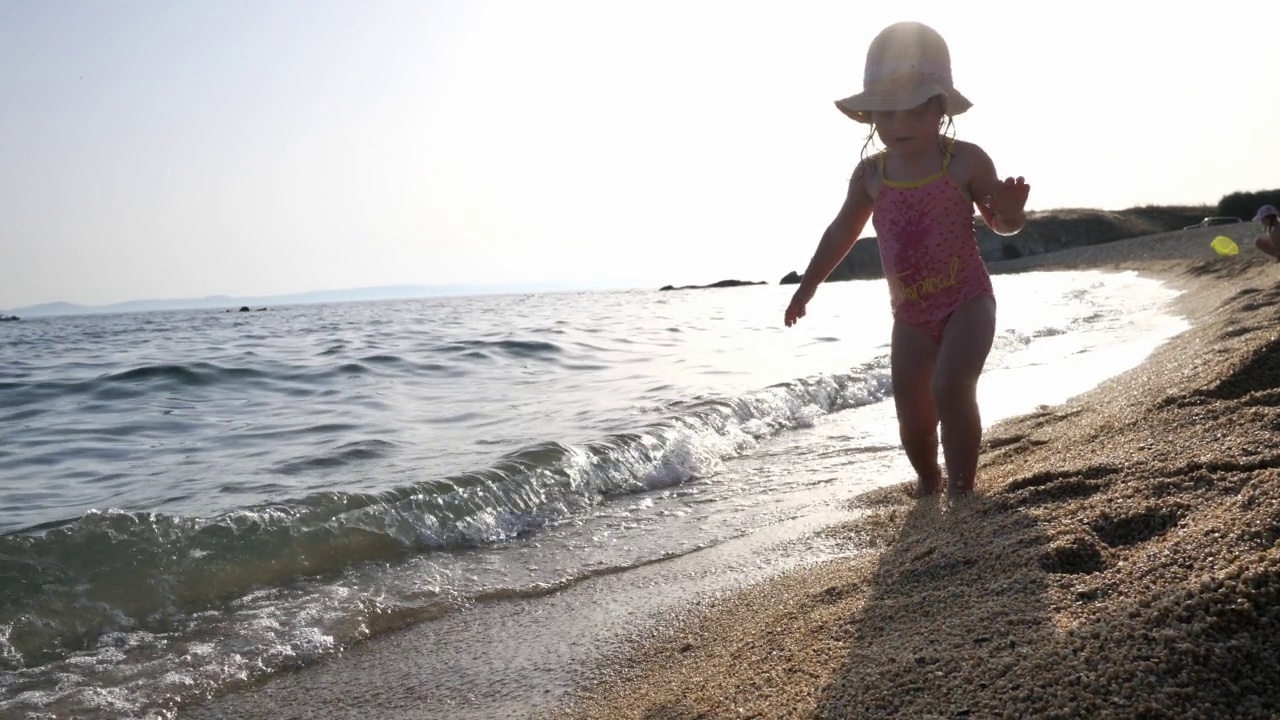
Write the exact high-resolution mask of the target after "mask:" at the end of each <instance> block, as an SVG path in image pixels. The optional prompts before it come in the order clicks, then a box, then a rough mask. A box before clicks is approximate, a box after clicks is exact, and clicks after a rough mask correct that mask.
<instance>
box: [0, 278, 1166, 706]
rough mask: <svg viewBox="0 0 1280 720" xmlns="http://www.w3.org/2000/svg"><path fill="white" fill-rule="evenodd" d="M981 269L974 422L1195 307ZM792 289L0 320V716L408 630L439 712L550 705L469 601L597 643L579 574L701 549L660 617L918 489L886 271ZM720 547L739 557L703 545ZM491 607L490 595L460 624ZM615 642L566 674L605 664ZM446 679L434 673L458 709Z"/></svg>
mask: <svg viewBox="0 0 1280 720" xmlns="http://www.w3.org/2000/svg"><path fill="white" fill-rule="evenodd" d="M993 280H994V284H995V288H996V294H997V299H998V303H999V310H998V326H997V332H996V339H995V343H994V347H993V349H992V352H991V356H990V358H989V360H988V363H987V366H986V370H985V372H984V374H983V376H982V379H981V382H980V386H979V401H980V404H981V408H982V412H983V422H984V425H987V426H990V425H991V424H992V423H995V422H998V421H999V420H1000V419H1002V418H1008V417H1011V416H1015V415H1018V414H1022V413H1026V412H1030V411H1033V410H1035V409H1036V408H1038V407H1040V406H1043V405H1053V404H1057V403H1061V402H1063V401H1065V400H1067V399H1068V398H1071V397H1073V396H1075V395H1078V394H1080V393H1083V392H1085V391H1087V390H1089V389H1090V388H1092V387H1094V386H1096V385H1097V384H1098V383H1100V382H1102V381H1103V380H1105V379H1107V378H1109V377H1112V376H1114V375H1117V374H1119V373H1121V372H1124V371H1125V370H1128V369H1130V368H1133V367H1135V366H1137V365H1138V364H1140V363H1141V362H1142V360H1143V359H1144V358H1145V357H1146V356H1147V355H1148V354H1149V353H1150V352H1151V351H1152V350H1153V349H1155V348H1156V347H1157V346H1159V345H1160V344H1161V343H1162V342H1164V341H1166V340H1167V339H1169V338H1170V337H1173V336H1174V335H1176V334H1178V333H1179V332H1182V331H1183V330H1185V329H1186V327H1187V323H1186V321H1185V320H1184V319H1183V318H1182V317H1180V316H1178V315H1177V314H1176V313H1175V312H1174V310H1173V308H1172V301H1173V300H1174V299H1175V298H1176V297H1177V295H1178V291H1177V290H1176V289H1174V288H1171V287H1168V286H1166V285H1164V284H1161V283H1160V282H1157V281H1156V280H1152V279H1148V278H1144V277H1140V276H1138V275H1136V274H1133V273H1118V272H1106V273H1104V272H1034V273H1020V274H1011V275H997V276H995V277H994V278H993ZM792 290H793V288H790V287H785V286H777V285H757V286H746V287H736V288H721V289H696V290H678V291H667V292H660V291H656V290H620V291H591V292H559V293H544V294H528V295H489V296H477V297H449V298H425V299H415V300H400V301H380V302H362V303H343V304H315V305H299V306H292V307H269V308H266V309H264V310H257V309H255V311H253V312H223V311H210V310H199V311H172V312H148V313H136V314H118V315H85V316H68V317H52V318H34V319H23V320H22V321H20V322H11V323H3V324H0V717H4V718H26V717H30V718H63V717H94V718H174V717H180V716H182V715H183V714H184V713H186V712H187V711H188V710H190V709H192V708H198V707H199V706H201V705H202V704H205V703H207V702H208V701H209V700H210V699H211V698H212V699H215V700H216V699H217V698H219V697H223V696H227V695H234V694H236V693H242V692H249V691H250V690H252V689H253V688H256V687H261V686H262V685H263V683H267V682H269V681H272V680H273V679H275V678H278V677H280V676H283V675H285V674H289V675H293V676H296V677H300V678H303V679H304V681H305V678H306V677H307V675H306V674H307V673H308V672H311V671H313V670H314V668H316V667H322V666H324V665H325V664H326V663H330V662H334V661H336V659H337V658H339V657H340V656H341V655H342V654H343V653H344V652H351V651H352V649H353V648H359V647H362V646H366V645H368V644H369V643H375V642H377V641H378V639H379V638H380V637H383V636H387V635H393V634H396V633H404V632H410V631H411V632H413V633H415V637H417V638H419V639H420V642H422V643H426V644H428V645H430V646H438V647H440V648H453V649H454V652H455V653H456V652H457V650H456V649H457V648H465V647H468V646H470V647H473V649H474V652H469V653H468V654H467V655H468V657H469V658H472V665H471V666H468V667H467V668H466V672H467V673H468V674H469V679H468V681H467V687H468V688H470V689H469V690H467V691H466V692H465V693H463V691H462V690H459V691H458V692H459V693H463V694H466V697H461V696H460V697H459V698H454V699H452V700H449V699H448V698H445V700H448V703H451V704H450V707H453V708H454V710H453V711H451V712H448V713H445V712H442V713H441V714H440V715H439V716H440V717H464V716H474V717H486V716H487V717H497V716H499V714H500V713H499V712H498V711H497V710H496V709H495V708H496V707H497V706H496V705H492V704H490V705H487V706H486V703H487V702H490V703H492V702H498V699H493V700H486V699H485V698H484V697H483V692H481V693H479V694H477V693H476V692H475V690H474V689H475V688H476V687H483V686H486V685H489V686H492V687H501V688H503V690H502V695H503V697H502V698H501V700H502V701H503V702H506V703H507V705H505V706H503V707H504V708H505V710H503V711H502V713H501V715H502V716H507V715H509V714H519V708H525V709H527V710H529V711H530V712H532V710H533V709H536V707H538V705H539V703H542V704H544V705H545V703H546V702H549V701H554V700H555V699H556V698H558V697H561V696H562V695H563V693H564V692H566V691H567V690H565V688H567V687H568V685H570V684H571V683H566V682H565V678H564V677H555V676H554V675H555V674H556V672H558V671H557V670H556V669H555V668H551V669H547V668H545V667H543V668H541V669H539V668H537V667H533V668H532V669H531V668H529V667H525V668H523V669H519V668H516V669H513V665H512V664H510V663H504V662H489V661H482V660H475V658H487V657H500V656H501V655H502V652H503V649H502V648H501V647H500V646H501V645H503V644H504V643H506V644H510V645H511V646H512V647H511V648H509V649H510V650H511V651H512V652H517V651H518V648H516V647H514V646H515V645H517V644H522V641H521V640H520V639H519V638H515V637H511V636H510V635H509V634H507V633H504V632H503V631H501V630H500V629H499V628H495V627H491V625H492V624H493V623H488V625H486V622H485V621H484V618H485V617H498V616H499V615H500V608H502V607H503V606H504V604H510V603H521V604H522V607H527V606H528V605H529V604H530V603H532V604H535V605H536V604H538V603H542V604H544V605H545V606H546V607H548V608H550V607H552V606H556V607H557V608H558V609H557V610H556V612H555V613H548V614H547V616H546V617H547V618H549V619H548V620H547V622H548V623H550V622H558V623H561V624H563V625H566V626H573V627H576V628H577V631H578V632H579V634H582V633H587V634H591V633H590V632H588V630H584V628H588V629H589V628H590V627H591V625H590V623H589V622H584V623H577V621H575V619H574V616H575V612H576V610H575V608H574V607H573V606H572V605H573V603H572V602H566V600H565V599H566V598H575V597H580V596H583V595H582V594H581V593H579V594H578V595H575V594H574V593H573V592H572V591H573V590H574V589H575V588H581V587H583V586H584V585H585V584H590V583H603V582H604V579H605V578H608V582H609V583H612V585H606V584H599V585H598V586H597V587H616V588H625V587H626V583H627V578H639V577H641V576H642V575H643V574H644V573H646V572H649V573H652V572H653V569H654V568H658V567H661V568H671V567H684V568H689V570H688V571H687V572H685V571H682V572H680V573H668V576H667V577H666V579H665V580H663V581H662V582H661V583H659V585H661V588H662V592H654V591H652V589H651V591H650V592H648V593H647V594H646V593H639V592H636V593H631V592H627V591H625V590H623V589H619V590H617V591H616V592H615V594H617V595H625V596H626V597H625V598H615V599H616V600H617V601H618V602H622V601H623V600H625V601H626V602H629V603H631V607H630V609H629V610H628V611H627V612H628V613H629V614H628V617H629V618H631V620H630V621H629V622H634V623H642V622H644V621H645V619H646V617H647V614H646V612H647V610H646V609H648V610H649V611H653V612H657V611H658V610H659V609H661V611H662V612H667V611H669V610H670V606H671V604H672V602H674V600H673V598H674V599H676V600H679V601H680V602H685V601H692V600H694V599H696V598H695V596H696V595H699V594H705V593H714V592H717V591H724V590H725V589H726V588H731V587H737V586H740V585H741V584H742V583H743V582H744V581H746V580H752V579H758V578H761V577H764V576H767V575H768V574H769V573H771V572H778V571H781V570H784V569H786V568H788V567H794V566H795V565H796V563H802V562H813V561H820V560H823V559H826V558H829V557H832V556H837V555H839V554H840V553H844V552H848V549H847V548H832V547H829V546H825V545H824V544H823V543H822V542H821V540H820V535H821V534H820V533H819V532H818V530H820V529H821V527H823V526H824V524H826V523H830V522H835V521H837V520H839V519H840V518H842V517H845V516H846V514H847V513H848V512H849V510H848V509H847V507H848V502H847V501H848V500H849V499H850V498H852V497H854V496H856V495H857V494H859V493H863V492H866V491H868V490H872V489H875V488H879V487H883V486H886V485H892V484H897V483H903V482H907V481H910V480H912V474H911V471H910V468H909V466H908V465H907V463H906V461H905V458H904V457H903V456H902V453H901V451H900V447H899V443H898V437H897V426H896V421H895V419H894V413H893V407H892V403H893V401H892V396H891V387H890V382H889V344H888V343H889V336H890V316H889V305H888V293H887V288H886V286H885V283H884V282H883V281H882V280H874V281H852V282H843V283H828V284H826V285H824V286H822V288H821V289H820V290H819V292H818V294H817V297H816V298H815V299H814V301H813V302H812V303H811V304H810V306H809V314H808V316H807V317H805V318H804V319H803V320H802V321H801V322H800V323H799V324H797V325H796V326H794V327H792V328H784V327H783V323H782V318H783V310H784V308H785V307H786V304H787V301H788V299H789V297H790V294H791V292H792ZM233 310H234V308H233ZM753 538H756V539H760V538H769V539H771V540H770V542H763V541H759V542H757V541H754V540H753ZM779 538H782V539H783V540H785V541H786V542H775V541H778V539H779ZM735 547H736V548H738V550H736V551H734V552H735V553H736V557H737V559H738V560H739V561H740V562H719V561H716V562H711V561H707V560H706V559H709V558H716V557H718V556H717V553H729V552H730V551H729V549H730V548H735ZM698 558H703V559H704V560H703V561H698V560H697V559H698ZM675 563H683V565H676V564H675ZM650 585H652V583H651V584H650ZM646 587H648V586H646ZM682 588H683V590H682ZM645 597H650V598H651V600H652V601H646V600H645ZM482 606H483V607H486V608H491V609H492V608H498V609H499V610H496V611H495V610H490V611H489V614H488V615H486V614H484V613H479V614H475V615H473V616H472V620H471V621H469V622H457V618H459V617H461V616H462V614H465V613H468V612H475V609H476V608H477V607H482ZM649 614H652V613H649ZM536 616H537V615H536V613H535V614H534V615H532V616H530V617H536ZM553 617H555V618H559V619H558V620H553V619H550V618H553ZM543 631H544V633H551V632H552V629H550V628H543ZM618 632H620V631H619V630H618V629H617V628H616V626H615V625H609V624H603V625H601V626H600V627H599V629H598V632H595V634H596V635H601V634H605V635H607V634H610V633H613V634H617V633H618ZM558 637H559V636H558ZM595 640H596V641H599V640H601V639H600V638H595ZM596 641H592V642H587V641H585V640H584V642H583V643H581V645H580V648H581V652H578V651H575V652H578V654H577V655H575V656H574V657H572V658H569V660H567V661H566V662H571V663H572V664H575V666H578V665H581V664H583V663H590V662H592V661H593V660H598V659H599V658H598V657H594V656H593V655H592V653H597V654H598V653H602V652H605V650H604V649H603V648H605V647H606V645H607V644H605V643H602V642H596ZM529 642H531V643H532V642H534V641H532V640H530V641H529ZM468 644H470V645H468ZM479 644H482V645H484V647H476V646H477V645H479ZM529 647H532V645H529ZM575 647H578V646H576V645H575ZM441 652H442V653H443V650H442V651H441ZM495 653H496V655H495ZM441 656H442V657H443V654H442V655H441ZM461 662H462V661H458V663H461ZM461 667H462V666H461V664H457V663H455V664H454V665H447V664H445V665H443V666H442V667H438V668H435V669H434V670H433V671H432V673H430V674H428V675H424V676H423V677H421V678H419V679H418V680H417V681H418V682H421V683H425V684H427V685H429V686H430V685H431V684H433V683H434V684H435V685H436V686H437V689H438V691H439V693H440V694H441V696H442V697H443V696H447V695H448V694H449V692H450V688H451V687H453V685H452V684H451V679H450V674H451V673H453V674H456V673H459V672H462V670H460V669H459V668H461ZM450 668H453V669H452V670H451V669H450ZM513 673H515V674H514V675H513ZM490 676H491V677H490ZM490 680H492V681H493V682H490ZM499 680H501V682H498V681H499ZM513 687H516V688H520V690H512V688H513ZM549 689H551V690H549ZM552 690H554V691H552ZM521 692H525V693H526V694H527V695H528V698H529V700H528V701H527V702H526V701H524V700H521V699H520V698H521ZM534 698H538V700H535V699H534ZM547 698H550V700H548V699H547ZM442 702H444V701H442ZM513 703H514V704H513ZM442 707H443V705H442ZM513 707H514V708H517V710H512V709H511V708H513ZM467 713H471V715H468V714H467ZM421 716H423V717H432V714H431V713H430V712H429V711H428V710H423V713H422V715H421Z"/></svg>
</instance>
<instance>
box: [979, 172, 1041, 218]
mask: <svg viewBox="0 0 1280 720" xmlns="http://www.w3.org/2000/svg"><path fill="white" fill-rule="evenodd" d="M1030 192H1031V186H1030V185H1028V184H1027V182H1026V180H1024V179H1023V178H1022V177H1021V176H1019V177H1018V178H1017V179H1014V178H1005V179H1004V182H1003V183H1001V184H1000V185H997V186H996V191H995V192H994V193H992V194H991V195H988V196H987V197H985V198H983V204H984V205H986V206H987V209H988V210H990V211H991V212H993V213H995V214H996V215H1000V216H1003V217H1012V216H1014V215H1017V214H1018V213H1020V212H1022V209H1023V208H1025V207H1026V206H1027V195H1028V194H1030Z"/></svg>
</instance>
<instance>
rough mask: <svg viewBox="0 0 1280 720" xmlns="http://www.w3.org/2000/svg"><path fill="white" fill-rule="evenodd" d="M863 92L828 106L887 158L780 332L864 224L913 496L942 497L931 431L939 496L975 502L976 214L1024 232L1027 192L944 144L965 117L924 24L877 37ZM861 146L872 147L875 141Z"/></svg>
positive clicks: (834, 229) (857, 180)
mask: <svg viewBox="0 0 1280 720" xmlns="http://www.w3.org/2000/svg"><path fill="white" fill-rule="evenodd" d="M863 84H864V89H863V92H861V93H858V94H857V95H854V96H852V97H848V98H845V99H844V100H840V101H838V102H836V107H838V108H839V109H840V111H841V112H843V113H844V114H846V115H848V116H849V117H851V118H853V119H854V120H856V121H858V122H860V123H865V124H869V125H870V126H871V131H870V132H874V133H875V135H876V136H877V137H879V139H880V142H881V143H882V144H883V145H884V147H885V150H884V151H883V152H881V153H878V154H876V155H873V156H872V157H867V158H864V159H863V160H862V161H861V162H860V163H858V165H857V167H856V168H855V169H854V171H853V178H852V180H851V181H850V182H849V193H848V196H847V197H846V198H845V201H844V205H843V207H841V208H840V212H839V214H837V215H836V218H835V220H834V221H832V223H831V225H830V226H829V227H828V228H827V230H826V232H825V233H823V235H822V241H821V242H819V243H818V249H817V252H815V253H814V255H813V259H812V260H810V261H809V266H808V268H807V269H806V270H805V272H804V278H803V279H802V281H801V283H800V287H799V288H797V289H796V292H795V295H794V297H792V299H791V304H790V306H788V307H787V311H786V318H785V322H786V325H787V327H790V326H791V325H793V324H794V323H795V322H796V321H797V320H799V319H800V318H802V317H804V314H805V306H806V305H807V304H808V303H809V300H811V299H812V298H813V294H814V292H815V291H816V290H817V289H818V285H819V284H821V283H822V282H823V281H824V280H826V279H827V276H828V275H830V274H831V271H832V270H833V269H835V267H836V265H838V264H839V263H840V261H841V260H842V259H843V258H844V256H845V255H847V254H848V252H849V250H850V249H851V248H852V247H853V244H854V242H855V241H856V240H857V239H858V235H859V234H860V233H861V232H862V229H863V227H864V226H865V225H866V223H867V219H868V218H872V217H873V216H874V217H873V224H874V226H875V229H876V235H877V238H878V242H879V246H880V258H881V262H882V263H883V267H884V274H885V277H886V279H887V280H888V281H889V298H890V303H891V306H892V310H893V318H894V322H893V338H892V346H891V347H892V350H891V362H890V364H891V369H892V377H893V397H894V403H895V405H896V407H897V412H898V430H899V434H900V435H901V438H902V445H903V449H904V450H905V451H906V453H907V457H908V459H909V460H910V461H911V465H912V467H913V468H914V469H915V471H916V475H917V480H916V487H915V493H916V495H917V496H925V495H933V494H936V493H938V492H940V491H941V490H942V471H941V468H939V467H938V425H939V423H941V425H942V451H943V458H944V460H945V462H946V467H947V495H948V496H950V497H956V496H959V495H963V494H965V493H968V492H970V491H971V490H972V489H973V486H974V479H975V475H976V474H977V467H978V446H979V444H980V442H981V439H982V421H981V417H980V415H979V413H978V401H977V388H978V375H979V374H980V373H981V372H982V366H983V364H985V363H986V360H987V353H988V352H989V351H990V350H991V341H992V338H993V337H994V335H995V321H996V303H995V297H994V296H993V294H992V289H991V279H990V277H989V276H988V274H987V268H986V265H985V263H984V262H983V260H982V257H981V255H979V253H978V243H977V239H976V238H975V236H974V221H973V207H974V204H975V203H976V204H977V208H978V212H979V213H981V214H982V217H983V219H985V220H986V222H987V225H988V226H990V227H991V229H993V230H994V231H996V232H997V233H1000V234H1002V235H1012V234H1014V233H1016V232H1018V231H1019V230H1021V229H1022V225H1023V223H1024V222H1025V221H1026V215H1025V214H1024V212H1023V208H1024V207H1025V205H1026V202H1027V193H1028V191H1029V190H1030V186H1029V185H1027V184H1026V183H1025V182H1024V181H1023V179H1022V178H1017V179H1016V180H1015V179H1014V178H1008V179H1006V180H1004V182H1001V181H1000V179H999V177H998V176H997V175H996V170H995V166H994V165H993V164H992V162H991V158H989V157H987V154H986V153H985V152H983V151H982V148H980V147H978V146H977V145H973V144H971V143H966V142H960V141H958V140H955V139H953V138H948V137H947V136H946V135H945V134H944V132H943V122H944V120H945V121H946V125H947V126H948V127H950V124H951V117H953V116H955V115H959V114H960V113H962V112H964V111H965V110H968V109H969V107H970V106H971V105H972V103H970V102H969V101H968V100H967V99H966V98H965V97H964V96H963V95H961V94H960V93H959V92H957V91H956V89H955V88H954V87H953V86H952V81H951V55H950V52H949V51H948V49H947V44H946V42H945V41H944V40H943V39H942V36H941V35H939V34H938V33H937V32H936V31H935V30H933V29H932V28H930V27H928V26H926V25H922V24H920V23H913V22H909V23H898V24H895V25H891V26H889V27H888V28H886V29H884V30H883V31H881V33H880V34H879V35H878V36H876V38H875V40H873V41H872V43H871V47H870V49H869V50H868V51H867V64H866V70H865V73H864V79H863ZM870 132H869V133H868V138H867V142H868V143H870V140H871V137H870Z"/></svg>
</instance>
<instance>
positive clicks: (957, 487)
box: [947, 478, 973, 500]
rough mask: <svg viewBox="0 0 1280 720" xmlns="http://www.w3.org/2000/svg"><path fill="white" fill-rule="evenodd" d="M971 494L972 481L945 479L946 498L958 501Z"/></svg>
mask: <svg viewBox="0 0 1280 720" xmlns="http://www.w3.org/2000/svg"><path fill="white" fill-rule="evenodd" d="M972 494H973V480H972V479H969V480H960V481H957V480H956V479H955V478H947V498H948V499H952V500H954V499H958V498H962V497H965V496H967V495H972Z"/></svg>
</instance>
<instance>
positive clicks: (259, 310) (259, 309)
mask: <svg viewBox="0 0 1280 720" xmlns="http://www.w3.org/2000/svg"><path fill="white" fill-rule="evenodd" d="M263 310H266V308H258V312H262V311H263Z"/></svg>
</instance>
